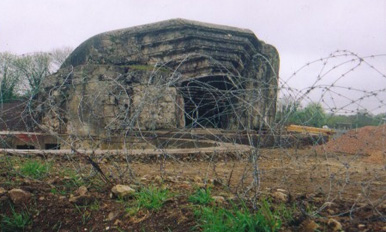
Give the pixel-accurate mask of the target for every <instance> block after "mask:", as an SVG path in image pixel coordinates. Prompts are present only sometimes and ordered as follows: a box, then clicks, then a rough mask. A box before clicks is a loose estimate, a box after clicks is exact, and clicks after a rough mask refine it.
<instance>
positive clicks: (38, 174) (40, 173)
mask: <svg viewBox="0 0 386 232" xmlns="http://www.w3.org/2000/svg"><path fill="white" fill-rule="evenodd" d="M49 169H50V166H49V165H47V164H44V163H40V162H38V161H36V160H31V161H27V162H25V163H24V164H22V166H21V167H20V173H21V174H22V175H24V176H28V177H30V178H34V179H42V178H43V177H45V176H46V175H47V173H48V172H49Z"/></svg>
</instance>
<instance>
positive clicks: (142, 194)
mask: <svg viewBox="0 0 386 232" xmlns="http://www.w3.org/2000/svg"><path fill="white" fill-rule="evenodd" d="M169 197H170V194H169V191H168V190H167V189H159V188H155V187H152V186H150V187H148V188H142V189H141V191H139V192H137V193H135V194H134V198H135V201H134V202H133V203H132V204H128V206H127V208H126V212H127V213H128V214H129V215H135V214H136V213H137V212H138V211H139V210H140V209H142V208H145V209H149V210H155V211H157V210H159V209H160V208H161V207H162V205H163V203H164V202H165V201H166V200H167V199H168V198H169ZM118 201H119V202H122V201H124V200H123V199H118Z"/></svg>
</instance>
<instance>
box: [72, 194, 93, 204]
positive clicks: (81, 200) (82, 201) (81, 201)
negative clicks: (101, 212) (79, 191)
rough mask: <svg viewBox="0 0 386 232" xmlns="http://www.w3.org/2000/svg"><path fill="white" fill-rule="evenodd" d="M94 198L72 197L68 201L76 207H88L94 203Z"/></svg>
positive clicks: (86, 196)
mask: <svg viewBox="0 0 386 232" xmlns="http://www.w3.org/2000/svg"><path fill="white" fill-rule="evenodd" d="M94 200H95V199H94V198H93V197H92V196H88V195H83V196H76V197H74V196H72V197H70V199H69V201H70V202H71V203H74V204H76V205H89V204H91V203H93V202H94Z"/></svg>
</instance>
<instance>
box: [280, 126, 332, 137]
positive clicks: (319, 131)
mask: <svg viewBox="0 0 386 232" xmlns="http://www.w3.org/2000/svg"><path fill="white" fill-rule="evenodd" d="M286 130H287V132H296V133H301V134H309V135H325V136H332V135H334V134H335V133H336V131H335V130H333V129H329V128H318V127H311V126H299V125H289V126H287V127H286Z"/></svg>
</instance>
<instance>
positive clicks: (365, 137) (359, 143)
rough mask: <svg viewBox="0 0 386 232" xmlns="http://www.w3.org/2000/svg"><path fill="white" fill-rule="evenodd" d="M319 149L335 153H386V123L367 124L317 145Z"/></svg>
mask: <svg viewBox="0 0 386 232" xmlns="http://www.w3.org/2000/svg"><path fill="white" fill-rule="evenodd" d="M317 150H320V151H325V152H334V153H346V154H353V155H355V154H360V155H370V156H371V155H373V154H377V155H378V156H379V154H383V155H386V125H383V126H366V127H362V128H359V129H354V130H350V131H348V132H347V133H346V134H344V135H342V136H340V137H338V138H335V139H332V140H330V141H329V142H327V143H326V144H323V145H321V146H319V147H317Z"/></svg>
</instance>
